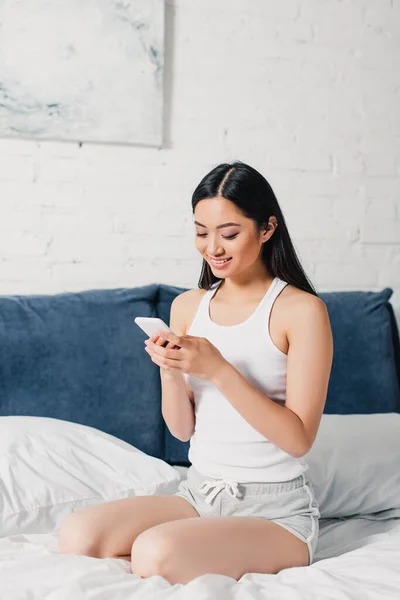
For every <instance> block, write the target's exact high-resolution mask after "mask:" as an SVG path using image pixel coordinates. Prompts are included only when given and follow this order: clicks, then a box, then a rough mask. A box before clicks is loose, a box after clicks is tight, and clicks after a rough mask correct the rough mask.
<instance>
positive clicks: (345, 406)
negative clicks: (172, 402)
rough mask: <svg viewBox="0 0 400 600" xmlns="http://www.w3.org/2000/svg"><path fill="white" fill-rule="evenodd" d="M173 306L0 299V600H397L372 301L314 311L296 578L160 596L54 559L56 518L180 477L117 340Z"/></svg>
mask: <svg viewBox="0 0 400 600" xmlns="http://www.w3.org/2000/svg"><path fill="white" fill-rule="evenodd" d="M181 291H182V289H181V288H172V287H170V286H162V285H158V284H152V285H151V286H144V287H142V288H133V289H129V290H128V289H118V290H96V291H93V290H92V291H88V292H79V293H72V294H58V295H54V296H39V295H37V296H3V297H0V407H1V414H0V598H1V600H2V599H3V598H4V599H6V600H17V599H18V600H23V599H27V600H28V599H29V600H39V599H40V600H45V599H46V600H47V599H48V600H62V599H64V598H65V599H68V600H71V599H73V600H79V599H85V600H86V599H89V598H90V599H91V600H92V599H93V600H94V599H97V598H98V599H107V600H110V599H112V600H118V599H124V600H128V599H130V598H132V599H134V600H138V599H142V598H143V599H146V600H153V599H156V598H157V600H162V599H164V598H165V599H168V600H170V599H171V598H174V599H175V598H176V599H177V600H178V599H183V598H185V599H186V598H187V599H189V598H190V599H193V598H196V599H207V598H218V599H221V600H224V599H225V598H229V599H230V598H235V600H236V599H239V600H241V599H243V600H248V599H249V598H271V599H272V598H273V599H277V600H304V599H305V598H307V599H310V600H313V599H315V600H316V599H318V600H320V599H321V598H328V599H330V598H332V599H341V600H342V599H343V600H347V599H351V600H360V599H363V600H369V599H374V600H375V599H376V600H390V599H393V600H395V599H396V600H399V598H400V386H399V381H400V379H399V346H398V329H397V327H396V323H395V320H394V318H393V311H392V310H391V308H390V307H389V304H388V300H389V297H390V295H391V290H390V289H388V288H386V289H385V290H383V291H382V292H376V293H375V292H357V293H354V294H352V293H348V294H349V295H346V293H338V294H332V295H328V294H326V295H325V297H324V300H325V301H326V303H327V306H328V309H329V311H330V317H331V323H332V328H333V331H334V341H335V351H336V360H335V362H334V369H333V371H332V379H331V382H330V390H329V395H328V400H327V405H326V409H325V412H324V415H323V417H322V421H321V426H320V429H319V431H318V435H317V438H316V440H315V443H314V445H313V447H312V448H311V450H310V452H309V453H308V454H307V455H306V459H307V462H308V464H309V477H310V480H311V482H312V484H313V486H314V489H315V491H316V496H317V499H318V501H319V503H320V510H321V515H322V516H321V519H320V535H319V540H318V545H317V549H316V554H315V558H314V562H313V564H312V565H311V566H309V567H301V568H299V567H297V568H289V569H284V570H282V571H281V572H280V573H278V574H276V575H268V574H258V573H246V574H245V575H244V576H243V577H241V579H240V580H239V581H236V580H235V579H232V578H230V577H226V576H222V575H218V574H207V575H203V576H201V577H198V578H196V579H194V580H192V581H191V582H189V583H187V584H186V585H181V584H176V585H171V584H170V583H169V582H168V581H167V580H166V579H164V578H162V577H160V576H153V577H150V578H145V579H142V578H140V577H139V576H137V575H135V574H134V573H132V571H131V568H130V562H129V561H125V560H122V559H115V558H102V559H98V558H92V557H88V556H80V555H66V554H59V553H58V532H59V529H60V525H61V523H62V522H63V520H64V519H65V518H66V516H68V515H69V514H70V513H71V512H74V511H77V510H79V509H80V508H83V507H85V506H89V505H94V504H97V503H101V502H107V501H110V500H112V499H116V498H122V497H130V496H135V495H151V494H169V493H173V492H174V491H176V489H177V487H178V485H179V482H180V481H181V479H182V478H184V477H185V476H186V472H187V469H188V467H189V464H188V462H187V450H188V444H185V443H182V442H179V440H176V439H175V438H173V437H172V436H171V435H170V434H169V432H168V430H167V429H166V428H165V425H164V424H163V422H162V419H161V418H160V410H159V409H160V396H159V394H160V387H159V380H158V378H157V377H158V371H157V368H156V367H155V365H149V363H148V362H146V361H147V359H148V357H147V356H146V357H143V356H142V354H145V353H144V352H143V351H142V349H143V339H144V338H145V336H144V335H142V334H141V332H140V330H139V329H138V328H137V327H136V328H135V327H134V326H131V328H130V329H129V327H128V325H127V324H128V323H132V321H133V318H134V317H135V316H160V317H161V318H162V319H164V320H165V321H166V322H168V314H169V307H170V304H171V301H172V300H173V298H174V297H175V296H176V294H177V293H180V292H181ZM132 358H133V359H134V360H135V370H134V373H133V375H132V369H131V364H132ZM349 365H350V366H351V368H350V367H349ZM132 390H134V393H132Z"/></svg>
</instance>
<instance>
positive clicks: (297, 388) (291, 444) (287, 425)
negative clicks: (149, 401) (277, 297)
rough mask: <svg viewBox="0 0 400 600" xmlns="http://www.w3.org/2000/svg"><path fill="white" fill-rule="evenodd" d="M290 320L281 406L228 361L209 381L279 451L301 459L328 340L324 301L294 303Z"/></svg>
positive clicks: (312, 427) (313, 428) (315, 416)
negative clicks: (283, 394)
mask: <svg viewBox="0 0 400 600" xmlns="http://www.w3.org/2000/svg"><path fill="white" fill-rule="evenodd" d="M289 320H290V322H289V324H288V331H287V336H288V340H289V351H288V359H287V375H286V405H285V406H280V405H279V404H276V403H275V402H273V400H271V399H270V398H268V397H267V396H265V395H264V394H263V393H262V392H260V390H258V389H257V388H255V387H254V386H253V385H252V384H251V383H250V382H249V381H248V380H247V379H246V378H245V377H244V376H243V375H242V374H241V373H240V372H239V371H238V370H237V369H235V368H234V367H233V366H232V365H231V364H230V363H227V362H225V363H224V364H223V365H222V366H221V369H220V370H219V371H218V372H217V373H216V375H215V377H214V378H213V383H214V385H216V386H217V387H218V389H219V390H220V391H221V393H222V394H223V395H224V396H225V397H226V398H227V400H229V402H230V403H231V404H232V406H234V408H236V410H237V411H238V412H239V413H240V414H241V415H242V417H243V418H244V419H246V421H247V422H248V423H249V424H250V425H251V426H252V427H254V429H256V430H257V431H259V432H260V433H261V434H262V435H264V436H265V437H266V438H267V439H268V440H270V441H271V442H272V443H273V444H275V445H276V446H278V447H279V448H281V449H282V450H283V451H284V452H287V453H288V454H291V455H292V456H295V457H300V456H303V455H304V454H307V452H308V451H309V450H310V448H311V446H312V445H313V443H314V440H315V438H316V435H317V432H318V428H319V424H320V421H321V417H322V413H323V410H324V406H325V401H326V394H327V390H328V383H329V376H330V371H331V365H332V360H333V338H332V331H331V326H330V321H329V316H328V311H327V309H326V305H325V303H324V302H323V301H322V300H321V299H320V298H317V297H316V296H311V295H310V296H309V297H307V298H304V299H302V301H299V302H297V303H296V307H295V309H293V310H292V311H291V315H290V317H289ZM266 368H268V367H266Z"/></svg>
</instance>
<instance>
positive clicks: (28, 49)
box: [0, 0, 164, 146]
mask: <svg viewBox="0 0 400 600" xmlns="http://www.w3.org/2000/svg"><path fill="white" fill-rule="evenodd" d="M0 32H1V35H0V137H3V138H4V137H18V138H33V139H48V140H68V141H76V142H101V143H107V142H108V143H120V144H146V145H155V146H160V145H161V144H162V107H163V71H164V0H124V1H117V0H84V1H82V0H9V1H8V2H5V3H4V2H0Z"/></svg>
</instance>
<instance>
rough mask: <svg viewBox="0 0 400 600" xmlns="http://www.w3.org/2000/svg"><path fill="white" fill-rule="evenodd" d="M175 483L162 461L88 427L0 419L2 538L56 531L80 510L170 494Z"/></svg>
mask: <svg viewBox="0 0 400 600" xmlns="http://www.w3.org/2000/svg"><path fill="white" fill-rule="evenodd" d="M179 481H180V474H179V473H178V472H177V471H176V470H175V469H174V467H172V466H170V465H168V464H167V463H166V462H164V461H163V460H160V459H158V458H154V457H152V456H149V455H148V454H146V453H144V452H142V451H141V450H138V449H137V448H135V447H134V446H131V445H130V444H128V443H127V442H124V441H123V440H120V439H118V438H116V437H114V436H112V435H109V434H107V433H104V432H103V431H100V430H98V429H95V428H93V427H88V426H85V425H81V424H79V423H72V422H70V421H62V420H60V419H53V418H45V417H26V416H5V417H0V537H5V536H9V535H14V534H17V533H49V532H53V531H55V530H58V529H59V527H60V525H61V523H62V521H63V520H64V519H65V518H66V517H67V516H68V515H69V514H70V513H72V512H74V511H77V510H80V509H81V508H84V507H86V506H91V505H94V504H99V503H102V502H108V501H110V500H114V499H117V498H128V497H131V496H145V495H153V494H169V493H173V492H175V491H176V489H177V488H178V485H179Z"/></svg>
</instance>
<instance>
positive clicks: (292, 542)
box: [64, 162, 333, 583]
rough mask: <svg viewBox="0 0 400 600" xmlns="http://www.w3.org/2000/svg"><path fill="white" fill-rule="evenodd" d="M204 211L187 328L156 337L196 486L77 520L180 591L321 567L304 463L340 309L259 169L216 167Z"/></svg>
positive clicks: (156, 354)
mask: <svg viewBox="0 0 400 600" xmlns="http://www.w3.org/2000/svg"><path fill="white" fill-rule="evenodd" d="M192 208H193V214H194V226H195V228H196V231H195V233H196V236H195V244H196V248H197V250H198V251H199V253H200V254H201V256H202V258H203V266H202V272H201V276H200V280H199V284H198V288H199V289H192V290H188V291H186V292H184V293H183V294H180V295H179V296H177V297H176V298H175V300H174V301H173V302H172V305H171V315H170V327H171V330H172V331H173V332H174V333H171V332H168V331H159V332H156V333H155V334H153V335H152V336H151V337H150V338H149V339H148V340H146V342H145V345H146V352H147V353H148V355H149V356H150V358H151V360H152V361H153V362H154V363H155V364H156V365H158V366H159V367H160V375H161V383H162V416H163V418H164V420H165V422H166V424H167V426H168V428H169V430H170V432H171V433H172V435H174V436H175V437H177V438H178V439H180V440H182V441H187V440H190V447H189V455H188V458H189V461H190V462H191V467H190V468H189V470H188V474H187V479H186V480H184V481H182V482H181V484H180V485H179V488H178V490H177V492H176V493H175V494H172V495H165V496H160V497H157V498H151V497H149V498H147V499H146V498H144V497H143V498H140V499H138V498H132V499H126V502H125V501H124V505H122V504H121V505H118V506H119V508H118V506H117V505H113V504H112V503H107V504H105V505H102V506H101V508H99V507H95V508H93V509H92V508H90V509H87V511H86V514H85V515H81V516H80V517H79V518H78V519H79V522H80V521H81V520H82V519H83V520H84V519H86V522H91V521H92V522H97V523H102V534H101V536H100V538H101V540H102V541H101V544H100V542H98V543H94V545H93V546H92V548H91V549H90V551H91V552H92V554H94V555H96V554H97V555H99V553H101V555H102V556H110V555H115V554H116V553H118V555H121V556H128V555H127V552H129V551H130V548H131V565H132V571H133V572H134V573H135V574H138V575H141V576H142V577H149V576H151V575H155V574H158V575H162V576H163V577H165V578H166V579H167V580H168V581H170V582H171V583H187V582H188V581H190V580H191V579H193V578H194V577H198V576H199V575H203V574H205V573H220V574H223V575H228V576H230V577H235V578H236V579H238V578H239V577H241V576H242V575H243V574H244V573H247V572H259V573H277V572H278V571H280V570H281V569H284V568H290V567H293V566H299V567H301V566H303V567H304V566H308V565H310V564H311V563H312V562H313V557H314V553H315V547H316V544H317V540H318V533H319V517H320V512H319V507H318V504H317V502H316V499H315V494H314V490H313V487H312V485H311V483H310V481H309V479H308V477H307V475H306V472H307V469H308V465H307V463H306V461H305V459H304V455H305V454H306V453H307V452H308V451H309V449H310V448H311V446H312V445H313V443H314V440H315V437H316V434H317V431H318V428H319V424H320V420H321V416H322V413H323V410H324V406H325V400H326V394H327V388H328V381H329V376H330V369H331V364H332V356H333V341H332V332H331V327H330V322H329V317H328V312H327V310H326V306H325V304H324V302H323V301H322V300H321V299H320V298H318V296H317V294H316V292H315V290H314V288H313V287H312V285H311V283H310V282H309V281H308V279H307V277H306V275H305V273H304V271H303V269H302V267H301V265H300V263H299V261H298V259H297V256H296V253H295V250H294V247H293V244H292V242H291V240H290V237H289V233H288V231H287V228H286V224H285V220H284V218H283V214H282V211H281V210H280V208H279V206H278V202H277V200H276V198H275V195H274V193H273V191H272V189H271V187H270V185H269V184H268V182H267V181H266V179H265V178H264V177H263V176H262V175H261V174H260V173H258V172H257V171H256V170H255V169H253V168H252V167H250V166H248V165H245V164H243V163H240V162H235V163H233V164H222V165H219V166H217V167H216V168H215V169H213V170H212V171H211V172H210V173H209V174H208V175H206V176H205V177H204V179H203V180H202V181H201V182H200V184H199V185H198V187H197V188H196V189H195V192H194V194H193V198H192ZM165 341H167V342H168V343H167V345H165ZM177 347H178V348H177ZM155 508H156V509H157V510H155ZM128 515H129V519H128ZM209 517H212V518H209ZM238 517H240V518H238ZM75 526H76V525H75ZM64 531H66V532H67V531H70V529H68V527H66V528H65V529H64ZM68 535H69V536H70V534H68ZM65 544H67V541H65Z"/></svg>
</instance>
